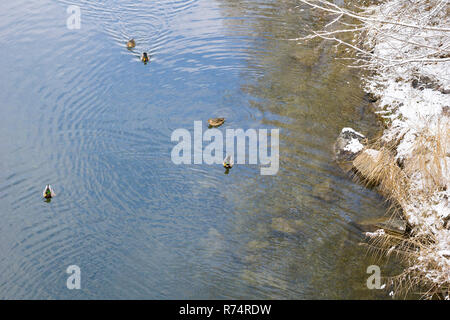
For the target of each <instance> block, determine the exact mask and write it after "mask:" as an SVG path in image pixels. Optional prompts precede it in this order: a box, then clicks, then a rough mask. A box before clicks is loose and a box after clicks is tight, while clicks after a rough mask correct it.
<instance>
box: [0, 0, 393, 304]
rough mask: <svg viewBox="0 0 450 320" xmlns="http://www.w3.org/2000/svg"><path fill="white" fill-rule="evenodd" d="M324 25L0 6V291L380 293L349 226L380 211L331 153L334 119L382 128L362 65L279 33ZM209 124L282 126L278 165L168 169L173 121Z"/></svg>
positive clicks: (181, 4)
mask: <svg viewBox="0 0 450 320" xmlns="http://www.w3.org/2000/svg"><path fill="white" fill-rule="evenodd" d="M71 4H74V5H79V6H80V8H81V29H79V30H69V29H68V28H67V27H66V19H67V18H68V16H69V15H68V14H67V12H66V9H67V7H68V6H69V5H71ZM321 21H322V17H320V16H318V15H316V14H314V13H311V12H310V11H309V10H307V9H305V8H299V7H296V2H295V1H287V2H286V1H269V0H259V1H258V0H247V1H245V0H242V1H237V0H224V1H210V0H173V1H169V0H167V1H133V2H130V1H109V0H108V1H106V0H103V1H86V0H85V1H81V0H80V1H75V0H74V1H37V0H36V1H25V0H18V1H14V2H12V1H9V2H8V3H2V4H1V6H0V45H1V46H2V50H1V53H0V70H1V75H0V81H1V87H2V90H1V91H0V116H1V117H0V133H1V134H0V148H1V153H0V168H1V170H0V203H1V207H0V218H1V220H2V223H1V224H0V298H3V299H4V298H7V299H12V298H18V299H23V298H28V299H59V298H64V299H72V298H83V299H85V298H97V299H107V298H113V299H115V298H124V299H129V298H135V299H147V298H148V299H155V298H156V299H159V298H181V299H184V298H206V299H209V298H266V299H269V298H270V299H280V298H283V299H284V298H288V299H304V298H313V299H317V298H331V299H336V298H342V299H349V298H356V299H358V298H386V297H387V296H386V293H382V292H379V291H376V290H368V289H367V287H366V279H367V277H368V276H369V275H368V274H366V268H367V267H368V266H369V265H371V264H373V263H375V262H374V259H372V258H370V256H368V255H366V252H367V250H366V249H365V248H363V247H361V246H359V245H358V243H359V242H361V241H362V237H361V231H360V230H359V229H358V228H356V227H355V223H358V222H360V221H364V220H366V219H370V218H374V217H379V216H382V215H383V214H384V212H385V209H386V208H385V206H384V205H383V202H382V199H381V198H380V197H379V196H378V195H377V194H376V193H374V192H372V191H370V190H366V189H364V188H362V187H361V186H359V185H358V184H356V183H354V182H352V181H351V180H350V179H349V178H348V176H346V175H345V174H344V173H343V172H342V171H341V170H340V169H339V168H338V167H337V166H336V164H335V163H334V162H333V160H332V144H333V142H334V140H335V138H336V136H337V134H338V133H339V131H340V129H341V128H342V127H344V126H352V127H355V128H357V129H359V130H360V131H362V132H363V133H366V134H368V135H373V134H375V132H376V131H377V128H376V127H375V120H374V119H373V117H371V116H370V114H369V113H368V112H367V102H366V101H365V100H364V97H363V92H362V90H361V89H360V77H359V76H360V75H359V74H358V72H357V71H355V70H348V69H347V68H345V67H344V66H342V63H341V62H339V61H337V60H335V59H334V57H335V52H334V51H333V49H332V47H331V46H329V45H328V44H321V43H312V44H308V45H298V44H296V43H295V42H293V41H287V40H286V39H288V38H293V37H298V36H300V35H302V34H303V33H302V30H305V29H307V28H310V27H313V26H315V25H317V24H320V23H321ZM132 37H133V38H135V39H136V43H137V46H136V48H135V49H133V50H131V51H130V50H127V49H126V48H125V42H126V41H127V40H128V39H129V38H132ZM142 51H148V52H149V53H150V55H151V63H150V64H147V65H143V64H142V63H141V62H140V61H139V58H138V56H139V54H140V53H141V52H142ZM214 116H225V117H226V118H227V121H226V122H225V124H224V125H223V126H222V127H221V128H220V130H225V129H226V128H243V129H248V128H280V171H279V172H278V174H277V175H275V176H261V175H260V173H259V167H258V166H255V165H236V166H235V167H234V168H233V169H232V170H231V172H230V174H228V175H224V170H223V168H222V167H221V166H219V165H215V166H209V165H206V164H205V165H180V166H177V165H175V164H173V163H172V161H171V158H170V152H171V149H172V147H173V146H174V145H175V144H174V143H173V142H171V140H170V136H171V133H172V132H173V130H175V129H177V128H186V129H189V130H191V131H192V128H193V124H194V121H196V120H201V121H203V122H205V120H206V119H208V118H210V117H214ZM205 129H206V126H205ZM47 183H51V184H52V185H53V187H54V188H55V191H56V193H57V197H55V198H54V199H53V200H52V201H51V202H50V203H47V202H44V201H43V200H42V199H41V194H42V189H43V188H44V186H45V184H47ZM377 263H383V264H381V267H382V272H388V270H389V268H388V266H386V265H384V262H377ZM72 264H76V265H78V266H79V267H80V268H81V272H82V289H81V290H68V289H67V288H66V279H67V277H68V275H67V274H66V273H65V270H66V268H67V266H69V265H72Z"/></svg>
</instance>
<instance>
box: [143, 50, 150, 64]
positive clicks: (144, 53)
mask: <svg viewBox="0 0 450 320" xmlns="http://www.w3.org/2000/svg"><path fill="white" fill-rule="evenodd" d="M149 60H150V59H149V58H148V55H147V52H143V53H142V55H141V61H142V62H143V63H147V62H148V61H149Z"/></svg>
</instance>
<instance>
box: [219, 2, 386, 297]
mask: <svg viewBox="0 0 450 320" xmlns="http://www.w3.org/2000/svg"><path fill="white" fill-rule="evenodd" d="M219 5H220V7H221V10H222V12H223V15H224V16H225V17H226V18H229V19H225V20H224V23H225V24H226V27H227V28H228V29H229V30H230V35H232V36H233V37H242V39H245V41H247V42H249V43H250V44H249V45H248V46H247V47H246V50H247V51H248V52H247V55H246V56H247V65H248V70H246V72H245V74H243V78H244V79H245V82H244V84H243V85H242V91H243V92H245V93H246V94H247V95H249V96H250V97H251V98H250V103H251V105H252V107H254V108H255V110H258V111H260V112H261V113H262V114H263V117H262V120H261V122H262V126H274V127H278V128H280V129H281V132H280V143H281V145H280V168H281V169H280V171H279V173H278V175H277V176H275V177H264V176H259V175H252V174H248V179H245V182H243V180H240V179H236V180H239V181H240V182H239V185H238V186H235V187H234V188H232V189H231V191H230V192H228V193H226V194H225V196H226V197H228V198H229V199H230V200H232V201H233V203H235V204H236V210H235V213H234V216H233V224H232V225H233V229H232V230H230V237H232V238H237V239H239V242H238V243H237V244H236V248H234V249H235V250H236V255H237V256H238V257H240V259H241V263H242V269H241V270H239V271H238V273H239V274H240V276H239V279H238V280H237V282H238V283H239V281H244V282H245V283H246V285H248V286H249V287H252V288H253V289H254V290H256V292H254V294H256V295H258V294H260V295H261V297H268V298H277V297H283V298H300V297H327V298H344V297H353V298H355V297H373V294H374V293H373V292H369V290H366V288H365V279H366V273H365V267H366V266H367V265H369V264H370V261H369V260H368V258H366V259H364V258H361V257H362V256H364V252H365V251H364V249H361V248H359V247H358V246H357V242H358V241H359V240H361V239H360V237H359V234H358V233H357V230H354V229H352V227H351V222H352V221H357V220H360V219H363V218H365V217H373V216H377V215H381V214H382V213H383V210H384V208H383V207H382V205H380V204H379V198H377V196H376V195H374V194H372V193H371V192H368V191H367V190H364V189H363V188H361V187H360V186H358V185H356V184H353V183H351V182H350V181H349V180H348V179H347V177H346V176H345V175H344V174H342V173H341V172H340V171H339V169H338V168H337V167H336V166H335V164H334V163H333V160H332V152H331V150H332V148H331V146H332V144H333V142H334V139H335V138H336V136H337V134H338V133H339V131H340V129H341V128H342V127H344V126H352V125H354V124H357V125H356V127H357V128H359V129H360V130H362V131H363V132H365V133H373V132H375V131H376V128H375V127H374V123H375V121H374V119H373V118H371V117H366V116H365V114H364V113H362V112H364V109H362V108H363V107H367V103H366V102H365V101H364V98H363V96H364V94H363V91H362V90H361V89H360V75H359V74H358V72H357V71H356V70H350V69H348V68H346V67H345V66H344V65H343V64H342V63H340V62H338V61H336V60H335V59H334V58H335V57H336V54H337V53H336V52H335V50H334V49H333V47H332V46H331V45H330V44H327V43H323V42H317V41H316V42H311V43H309V44H307V45H298V44H297V43H296V42H294V41H287V40H286V39H289V38H296V37H298V36H299V35H301V33H302V30H307V29H310V28H315V27H317V26H319V25H320V24H323V23H324V20H323V19H324V17H322V16H320V15H319V14H318V13H313V12H311V11H309V10H302V8H298V7H296V6H297V3H296V2H295V1H238V0H228V1H221V2H220V4H219ZM236 17H245V18H242V19H237V18H236ZM362 110H363V111H362ZM319 291H321V293H319Z"/></svg>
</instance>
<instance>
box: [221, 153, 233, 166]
mask: <svg viewBox="0 0 450 320" xmlns="http://www.w3.org/2000/svg"><path fill="white" fill-rule="evenodd" d="M233 165H234V161H233V156H232V155H227V156H226V157H225V159H223V166H224V167H225V169H231V168H233Z"/></svg>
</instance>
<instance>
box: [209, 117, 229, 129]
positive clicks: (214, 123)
mask: <svg viewBox="0 0 450 320" xmlns="http://www.w3.org/2000/svg"><path fill="white" fill-rule="evenodd" d="M224 122H225V118H212V119H208V124H209V126H210V127H219V126H221V125H223V123H224Z"/></svg>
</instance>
